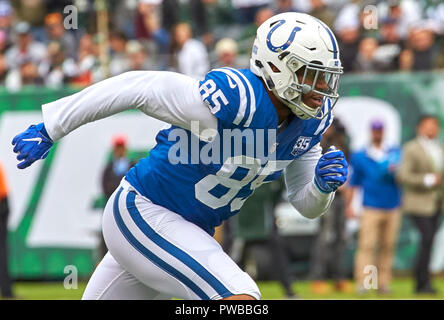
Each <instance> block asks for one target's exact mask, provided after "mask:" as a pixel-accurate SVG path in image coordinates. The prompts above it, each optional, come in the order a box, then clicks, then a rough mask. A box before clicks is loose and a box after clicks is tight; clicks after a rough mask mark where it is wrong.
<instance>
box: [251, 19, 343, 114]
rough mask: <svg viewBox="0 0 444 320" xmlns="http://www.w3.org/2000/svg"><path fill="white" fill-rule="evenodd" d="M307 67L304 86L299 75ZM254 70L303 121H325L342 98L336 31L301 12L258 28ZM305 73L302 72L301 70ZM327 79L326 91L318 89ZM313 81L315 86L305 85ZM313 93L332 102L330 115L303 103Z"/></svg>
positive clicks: (253, 62)
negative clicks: (307, 81)
mask: <svg viewBox="0 0 444 320" xmlns="http://www.w3.org/2000/svg"><path fill="white" fill-rule="evenodd" d="M304 66H305V72H304V74H303V78H302V81H301V83H299V81H298V77H297V76H296V72H297V71H298V70H299V69H301V68H303V67H304ZM250 69H251V71H252V72H253V73H254V74H256V75H257V76H260V77H261V78H262V79H263V80H264V82H265V83H266V85H267V87H268V89H269V90H271V91H272V92H273V93H274V94H275V95H276V96H277V98H278V99H279V100H280V101H282V102H283V103H284V104H286V105H287V106H288V107H289V108H290V109H291V111H292V112H293V113H294V114H296V115H297V116H298V117H300V118H302V119H309V118H316V119H322V118H324V117H325V116H326V115H327V114H328V113H329V112H330V111H331V110H332V109H333V106H334V105H335V103H336V101H337V100H338V98H339V95H338V81H339V76H340V75H341V74H342V67H341V61H340V60H339V48H338V44H337V41H336V38H335V36H334V34H333V32H332V31H331V30H330V28H329V27H327V25H325V24H324V23H323V22H321V21H320V20H318V19H316V18H314V17H312V16H310V15H308V14H305V13H298V12H286V13H281V14H278V15H275V16H273V17H271V18H269V19H268V20H267V21H265V22H264V23H263V24H262V25H261V26H260V27H259V28H258V29H257V35H256V39H255V41H254V45H253V49H252V54H251V59H250ZM301 72H302V71H301ZM321 77H323V78H324V80H325V82H326V84H327V85H328V89H327V90H322V91H320V90H316V89H315V87H316V82H317V81H318V80H319V79H321ZM308 78H311V79H312V80H313V83H312V84H307V83H305V80H306V79H308ZM310 91H313V92H315V93H316V94H317V95H322V96H323V98H322V100H323V103H325V101H326V99H327V98H329V99H331V107H330V108H328V111H327V112H324V111H323V108H322V106H319V107H317V108H312V107H309V106H308V105H306V104H305V103H304V102H303V101H302V95H303V94H307V93H309V92H310Z"/></svg>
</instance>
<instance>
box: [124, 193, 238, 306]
mask: <svg viewBox="0 0 444 320" xmlns="http://www.w3.org/2000/svg"><path fill="white" fill-rule="evenodd" d="M135 197H136V193H135V192H129V193H128V196H127V198H126V201H127V203H126V205H127V208H128V211H129V213H130V215H131V217H132V218H133V220H134V223H135V224H136V225H137V226H138V227H139V229H140V230H141V231H142V232H143V233H144V234H145V235H146V236H147V237H148V238H149V239H150V240H151V241H153V242H154V243H155V244H157V245H158V246H159V247H161V248H162V249H163V250H165V251H166V252H168V253H169V254H171V255H172V256H174V257H176V258H177V259H179V260H180V261H182V262H183V263H184V264H185V265H186V266H188V267H189V268H190V269H191V270H193V271H194V272H195V273H196V274H198V275H199V276H200V277H201V278H202V279H204V280H205V281H206V282H207V283H208V284H209V285H210V286H211V287H212V288H213V289H214V290H215V291H216V292H217V293H218V294H219V295H220V296H221V297H224V298H225V297H229V296H232V295H233V294H232V293H231V292H230V291H229V290H228V289H227V288H226V287H225V286H224V285H223V284H222V283H221V282H220V281H219V280H218V279H216V277H214V276H213V275H212V274H211V273H210V272H208V270H207V269H205V267H203V266H202V265H201V264H200V263H199V262H197V261H196V260H195V259H194V258H193V257H191V256H190V255H189V254H187V253H186V252H185V251H183V250H181V249H179V248H178V247H176V246H175V245H173V244H172V243H171V242H169V241H167V240H166V239H164V238H163V237H162V236H160V235H159V234H158V233H157V232H156V231H154V230H153V229H152V228H151V227H150V226H149V225H148V223H146V221H145V220H143V218H142V216H141V215H140V212H139V210H138V209H137V207H136V204H135V202H134V199H135Z"/></svg>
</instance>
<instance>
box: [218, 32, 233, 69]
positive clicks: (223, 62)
mask: <svg viewBox="0 0 444 320" xmlns="http://www.w3.org/2000/svg"><path fill="white" fill-rule="evenodd" d="M214 51H215V52H216V55H217V62H216V64H215V65H214V69H216V68H220V67H231V68H238V62H237V61H236V59H237V43H236V41H234V40H233V39H231V38H223V39H220V40H219V41H218V42H217V43H216V47H215V49H214Z"/></svg>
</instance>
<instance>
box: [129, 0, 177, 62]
mask: <svg viewBox="0 0 444 320" xmlns="http://www.w3.org/2000/svg"><path fill="white" fill-rule="evenodd" d="M161 2H162V0H139V6H138V15H137V19H136V37H137V39H139V40H140V39H147V40H149V41H151V42H153V43H154V44H155V48H156V50H157V51H156V54H157V55H158V56H160V60H159V61H158V63H160V64H161V65H162V67H161V69H162V70H163V69H166V67H167V61H168V58H167V55H168V50H169V45H170V35H169V33H168V31H167V30H165V29H164V28H162V26H161V24H160V12H159V11H160V7H159V5H160V3H161Z"/></svg>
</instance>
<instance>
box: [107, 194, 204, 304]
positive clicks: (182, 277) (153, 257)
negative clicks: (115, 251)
mask: <svg viewBox="0 0 444 320" xmlns="http://www.w3.org/2000/svg"><path fill="white" fill-rule="evenodd" d="M122 191H123V188H120V189H119V191H118V192H117V195H116V197H115V199H114V210H113V213H114V219H115V220H116V223H117V226H118V227H119V229H120V231H121V232H122V234H123V235H124V237H125V238H126V240H128V242H129V243H130V244H131V245H132V246H133V247H134V248H135V249H136V250H137V251H139V252H140V253H141V254H142V255H143V256H144V257H146V258H147V259H148V260H150V261H151V262H152V263H154V264H155V265H156V266H158V267H159V268H161V269H162V270H164V271H166V272H168V273H169V274H170V275H171V276H173V277H174V278H176V279H178V280H179V281H180V282H182V283H183V284H185V285H186V286H187V287H188V288H190V289H191V290H192V291H193V292H194V293H195V294H196V295H197V296H199V298H201V299H203V300H209V299H210V297H209V296H208V295H207V294H206V293H205V292H204V291H203V290H202V289H201V288H199V287H198V286H197V285H196V284H195V283H194V282H192V281H191V280H190V279H188V277H186V276H185V275H184V274H183V273H181V272H180V271H178V270H176V269H175V268H173V267H172V266H170V265H169V264H167V263H166V262H165V261H163V260H162V259H160V258H159V257H158V256H156V255H155V254H154V253H152V252H151V251H150V250H148V249H147V248H146V247H145V246H144V245H143V244H141V243H140V242H139V241H138V240H137V239H136V238H135V237H134V236H133V235H132V234H131V232H130V231H129V229H128V228H127V226H126V225H125V223H124V222H123V219H122V216H121V215H120V210H119V198H120V195H121V193H122Z"/></svg>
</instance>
